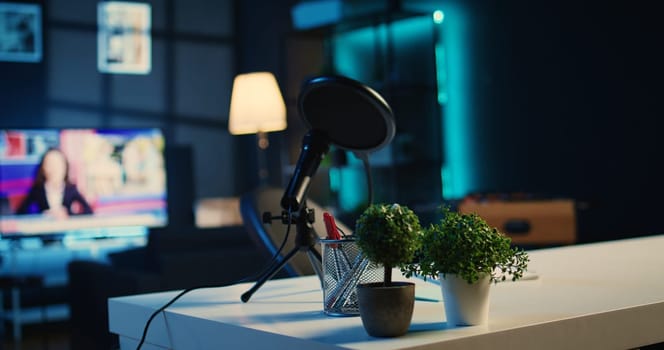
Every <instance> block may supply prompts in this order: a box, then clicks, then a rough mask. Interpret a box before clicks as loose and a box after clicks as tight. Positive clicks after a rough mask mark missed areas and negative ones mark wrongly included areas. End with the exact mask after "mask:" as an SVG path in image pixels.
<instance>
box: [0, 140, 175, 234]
mask: <svg viewBox="0 0 664 350" xmlns="http://www.w3.org/2000/svg"><path fill="white" fill-rule="evenodd" d="M164 146H165V140H164V136H163V134H162V132H161V131H160V130H159V129H123V130H118V129H109V130H101V129H29V130H28V129H22V130H0V233H1V234H2V236H3V237H7V236H16V235H18V236H23V235H41V234H52V233H60V234H61V233H68V232H80V231H81V230H86V229H87V230H94V229H100V228H107V227H108V228H111V227H159V226H165V225H166V223H167V220H168V218H167V210H166V209H167V208H166V171H165V164H164Z"/></svg>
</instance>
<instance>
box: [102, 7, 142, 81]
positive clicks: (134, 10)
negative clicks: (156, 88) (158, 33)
mask: <svg viewBox="0 0 664 350" xmlns="http://www.w3.org/2000/svg"><path fill="white" fill-rule="evenodd" d="M97 20H98V26H99V31H98V35H97V47H98V49H97V52H98V60H97V67H98V69H99V71H100V72H103V73H127V74H148V73H150V69H151V66H152V62H151V60H152V57H151V55H152V53H151V52H152V47H151V46H152V44H151V37H150V26H151V24H150V22H151V19H150V5H149V4H145V3H134V2H116V1H108V2H101V3H99V5H98V7H97Z"/></svg>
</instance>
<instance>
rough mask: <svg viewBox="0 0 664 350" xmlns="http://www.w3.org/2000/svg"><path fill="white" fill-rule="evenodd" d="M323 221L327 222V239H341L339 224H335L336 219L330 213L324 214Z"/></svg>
mask: <svg viewBox="0 0 664 350" xmlns="http://www.w3.org/2000/svg"><path fill="white" fill-rule="evenodd" d="M323 221H324V222H325V229H326V230H327V239H341V235H340V234H339V230H337V224H336V222H334V217H333V216H332V215H330V213H328V212H325V213H323Z"/></svg>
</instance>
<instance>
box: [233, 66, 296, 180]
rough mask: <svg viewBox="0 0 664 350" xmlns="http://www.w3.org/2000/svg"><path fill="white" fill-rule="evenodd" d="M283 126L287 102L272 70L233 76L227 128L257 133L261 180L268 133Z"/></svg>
mask: <svg viewBox="0 0 664 350" xmlns="http://www.w3.org/2000/svg"><path fill="white" fill-rule="evenodd" d="M286 125H287V124H286V105H285V104H284V99H283V97H282V96H281V92H280V90H279V85H278V84H277V80H276V79H275V78H274V75H273V74H272V73H270V72H255V73H247V74H239V75H238V76H236V77H235V80H234V81H233V93H232V94H231V108H230V114H229V120H228V131H229V132H230V133H231V134H232V135H244V134H256V136H257V140H258V148H259V155H258V167H259V169H258V177H259V179H260V181H261V183H264V182H265V180H266V179H267V175H268V174H267V168H266V166H265V164H266V161H265V154H264V152H265V150H266V149H267V148H268V146H269V141H268V138H267V133H268V132H271V131H279V130H284V129H286Z"/></svg>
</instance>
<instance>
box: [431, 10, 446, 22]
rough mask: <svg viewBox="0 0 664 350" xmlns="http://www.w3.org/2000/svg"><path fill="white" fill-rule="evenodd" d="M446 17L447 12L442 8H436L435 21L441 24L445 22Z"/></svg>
mask: <svg viewBox="0 0 664 350" xmlns="http://www.w3.org/2000/svg"><path fill="white" fill-rule="evenodd" d="M444 18H445V14H444V13H443V11H441V10H436V11H434V12H433V21H434V22H435V23H438V24H441V23H443V19H444Z"/></svg>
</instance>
